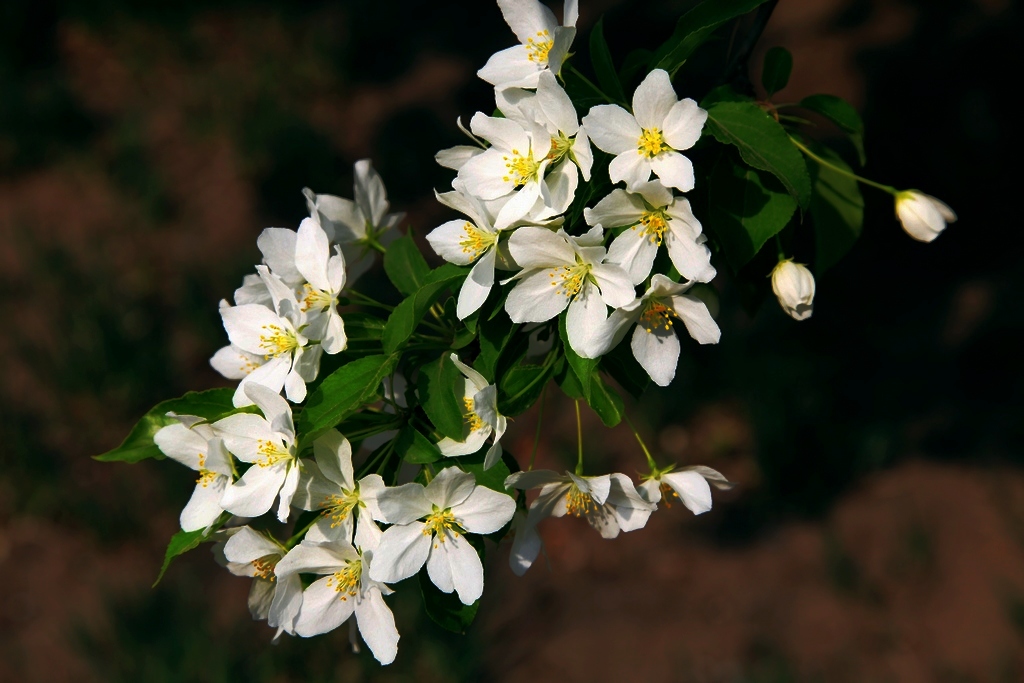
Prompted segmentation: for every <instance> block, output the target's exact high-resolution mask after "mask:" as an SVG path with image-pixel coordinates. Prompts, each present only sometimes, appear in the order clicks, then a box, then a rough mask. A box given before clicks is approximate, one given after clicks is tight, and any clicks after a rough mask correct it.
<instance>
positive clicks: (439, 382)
mask: <svg viewBox="0 0 1024 683" xmlns="http://www.w3.org/2000/svg"><path fill="white" fill-rule="evenodd" d="M465 385H466V380H465V379H464V378H463V376H462V373H461V372H460V371H459V369H458V368H457V367H455V363H453V362H452V360H451V356H450V353H449V352H448V351H445V352H444V353H443V354H442V355H441V357H440V358H438V359H437V360H435V361H434V362H432V363H427V364H426V365H424V366H423V367H422V368H420V374H419V380H418V381H417V384H416V389H417V391H418V393H419V397H420V405H422V406H423V411H424V412H425V413H426V414H427V417H429V418H430V421H431V422H432V423H433V425H434V427H436V428H437V431H439V432H441V434H443V435H444V436H447V437H449V438H451V439H455V440H456V441H463V440H465V438H466V434H467V431H466V418H465V406H464V405H463V403H462V398H463V393H464V390H465Z"/></svg>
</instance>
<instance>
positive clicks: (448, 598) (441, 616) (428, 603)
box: [419, 569, 480, 633]
mask: <svg viewBox="0 0 1024 683" xmlns="http://www.w3.org/2000/svg"><path fill="white" fill-rule="evenodd" d="M419 576H420V590H421V591H422V592H423V607H424V608H425V609H426V612H427V615H428V616H429V617H430V618H431V619H433V620H434V623H436V624H437V625H438V626H440V627H441V628H443V629H445V630H447V631H452V632H453V633H465V632H466V629H467V628H469V625H470V624H472V623H473V619H474V618H476V612H477V610H478V609H480V601H479V600H477V601H476V602H474V603H473V604H472V605H463V604H462V601H461V600H459V595H458V593H455V592H452V593H442V592H441V591H440V590H439V589H438V587H437V586H435V585H434V584H433V583H431V581H430V577H429V576H427V570H426V569H423V570H421V571H420V574H419Z"/></svg>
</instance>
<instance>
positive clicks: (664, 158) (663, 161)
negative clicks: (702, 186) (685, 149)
mask: <svg viewBox="0 0 1024 683" xmlns="http://www.w3.org/2000/svg"><path fill="white" fill-rule="evenodd" d="M638 156H639V155H638ZM650 163H651V169H652V170H653V171H654V174H655V175H656V176H658V178H659V179H660V180H661V182H662V184H663V185H665V186H666V187H674V188H676V189H677V190H679V191H681V192H689V191H690V190H692V189H693V186H694V184H695V182H696V181H695V180H694V175H693V163H692V162H691V161H690V160H689V159H687V158H686V157H684V156H683V155H682V154H680V153H679V152H673V151H668V152H662V153H661V154H659V155H658V156H656V157H654V158H653V159H651V162H650ZM644 180H646V178H644Z"/></svg>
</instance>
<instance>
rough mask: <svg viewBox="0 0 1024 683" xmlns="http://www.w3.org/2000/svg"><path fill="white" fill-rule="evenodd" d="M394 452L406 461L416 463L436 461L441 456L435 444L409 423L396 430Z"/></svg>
mask: <svg viewBox="0 0 1024 683" xmlns="http://www.w3.org/2000/svg"><path fill="white" fill-rule="evenodd" d="M395 452H396V453H398V455H400V456H401V457H402V458H403V459H404V460H405V461H406V462H411V463H413V464H416V465H423V464H426V463H430V462H437V461H438V460H440V459H441V457H442V456H441V451H439V450H437V444H435V443H433V442H432V441H431V440H430V439H428V438H427V437H425V436H424V435H423V434H422V433H421V432H420V430H418V429H416V428H415V427H413V426H412V425H411V424H407V425H405V426H404V427H402V428H401V429H400V430H399V431H398V438H397V439H396V440H395Z"/></svg>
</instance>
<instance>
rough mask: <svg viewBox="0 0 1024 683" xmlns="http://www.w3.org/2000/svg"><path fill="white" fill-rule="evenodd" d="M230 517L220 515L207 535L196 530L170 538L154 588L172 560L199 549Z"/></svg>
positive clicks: (201, 530) (202, 531)
mask: <svg viewBox="0 0 1024 683" xmlns="http://www.w3.org/2000/svg"><path fill="white" fill-rule="evenodd" d="M229 517H230V515H228V514H222V515H221V516H220V519H218V520H217V521H216V522H214V524H213V526H212V527H211V528H210V529H209V533H207V530H206V529H197V530H196V531H180V530H179V531H178V533H176V534H174V535H173V536H171V542H170V543H169V544H168V545H167V552H165V553H164V563H163V565H162V566H161V567H160V573H159V574H157V577H156V581H154V582H153V587H154V588H155V587H156V585H157V584H158V583H160V579H162V578H164V573H165V572H166V571H167V568H168V567H170V566H171V562H173V561H174V558H176V557H178V556H179V555H184V554H185V553H187V552H188V551H189V550H194V549H195V548H198V547H199V544H200V543H202V542H203V541H206V540H210V534H212V533H213V532H214V531H216V530H217V529H219V528H220V527H221V525H222V524H224V522H225V521H227V519H228V518H229Z"/></svg>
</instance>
